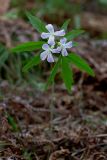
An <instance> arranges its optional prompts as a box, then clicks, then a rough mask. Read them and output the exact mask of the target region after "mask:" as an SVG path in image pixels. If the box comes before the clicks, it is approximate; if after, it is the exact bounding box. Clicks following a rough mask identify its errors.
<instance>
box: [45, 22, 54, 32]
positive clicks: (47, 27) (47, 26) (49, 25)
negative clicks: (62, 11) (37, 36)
mask: <svg viewBox="0 0 107 160" xmlns="http://www.w3.org/2000/svg"><path fill="white" fill-rule="evenodd" d="M46 29H47V30H48V31H49V32H50V33H51V34H53V33H54V27H53V25H52V24H48V25H46Z"/></svg>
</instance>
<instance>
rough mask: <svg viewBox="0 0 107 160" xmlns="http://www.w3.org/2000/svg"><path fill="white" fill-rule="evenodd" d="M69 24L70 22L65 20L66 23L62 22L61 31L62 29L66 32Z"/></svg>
mask: <svg viewBox="0 0 107 160" xmlns="http://www.w3.org/2000/svg"><path fill="white" fill-rule="evenodd" d="M69 22H70V19H68V20H66V21H65V22H64V24H63V25H62V27H61V29H64V30H65V31H67V28H68V25H69Z"/></svg>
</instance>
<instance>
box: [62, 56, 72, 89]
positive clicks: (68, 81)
mask: <svg viewBox="0 0 107 160" xmlns="http://www.w3.org/2000/svg"><path fill="white" fill-rule="evenodd" d="M61 64H62V78H63V81H64V83H65V86H66V88H67V90H68V91H69V92H70V91H71V88H72V85H73V73H72V70H71V69H70V67H69V63H68V60H67V59H66V57H62V63H61Z"/></svg>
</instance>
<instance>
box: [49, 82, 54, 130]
mask: <svg viewBox="0 0 107 160" xmlns="http://www.w3.org/2000/svg"><path fill="white" fill-rule="evenodd" d="M54 93H55V86H54V82H53V83H52V90H51V102H50V130H51V132H52V130H53V119H54Z"/></svg>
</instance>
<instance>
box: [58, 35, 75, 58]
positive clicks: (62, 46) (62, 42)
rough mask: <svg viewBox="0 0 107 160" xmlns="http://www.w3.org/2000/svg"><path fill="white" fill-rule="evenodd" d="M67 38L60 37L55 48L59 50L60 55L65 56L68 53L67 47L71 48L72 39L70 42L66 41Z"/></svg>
mask: <svg viewBox="0 0 107 160" xmlns="http://www.w3.org/2000/svg"><path fill="white" fill-rule="evenodd" d="M66 42H67V39H66V38H62V39H61V40H60V42H59V45H60V46H59V47H58V48H57V50H60V52H61V54H62V56H67V55H68V52H67V48H68V49H69V48H71V47H72V46H73V45H72V41H70V42H67V43H66Z"/></svg>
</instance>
